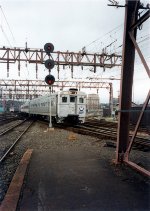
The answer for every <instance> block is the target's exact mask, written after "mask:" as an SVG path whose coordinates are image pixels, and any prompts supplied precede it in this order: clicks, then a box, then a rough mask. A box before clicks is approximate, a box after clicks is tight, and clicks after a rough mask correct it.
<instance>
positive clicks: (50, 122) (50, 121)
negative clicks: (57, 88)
mask: <svg viewBox="0 0 150 211" xmlns="http://www.w3.org/2000/svg"><path fill="white" fill-rule="evenodd" d="M49 91H50V95H49V128H52V112H51V109H52V108H51V86H49Z"/></svg>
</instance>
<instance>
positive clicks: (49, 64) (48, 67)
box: [45, 59, 55, 69]
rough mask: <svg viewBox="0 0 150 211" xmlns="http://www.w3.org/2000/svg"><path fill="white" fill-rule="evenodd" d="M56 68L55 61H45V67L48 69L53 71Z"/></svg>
mask: <svg viewBox="0 0 150 211" xmlns="http://www.w3.org/2000/svg"><path fill="white" fill-rule="evenodd" d="M54 66H55V62H54V60H51V59H48V60H46V61H45V67H46V68H47V69H52V68H53V67H54Z"/></svg>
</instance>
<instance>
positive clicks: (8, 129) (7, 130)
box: [0, 119, 27, 136]
mask: <svg viewBox="0 0 150 211" xmlns="http://www.w3.org/2000/svg"><path fill="white" fill-rule="evenodd" d="M25 121H27V119H25V120H23V121H22V122H19V123H17V124H16V125H14V126H11V127H9V128H7V129H6V130H5V131H3V132H1V133H0V136H2V135H4V134H6V133H8V132H10V131H11V130H13V129H14V128H15V127H17V126H19V125H21V124H23V123H24V122H25Z"/></svg>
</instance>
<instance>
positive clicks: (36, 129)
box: [0, 122, 149, 202]
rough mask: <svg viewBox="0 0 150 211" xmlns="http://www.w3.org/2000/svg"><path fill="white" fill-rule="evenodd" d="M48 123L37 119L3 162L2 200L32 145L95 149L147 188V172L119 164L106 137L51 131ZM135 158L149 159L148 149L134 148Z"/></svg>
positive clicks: (0, 170)
mask: <svg viewBox="0 0 150 211" xmlns="http://www.w3.org/2000/svg"><path fill="white" fill-rule="evenodd" d="M47 126H48V125H46V124H43V123H41V122H35V123H34V124H33V125H32V126H31V127H30V129H29V130H28V132H27V133H26V134H25V135H24V136H23V138H22V139H21V140H20V142H19V144H18V145H17V146H16V147H15V149H14V150H13V152H11V154H10V156H9V157H8V159H7V160H5V161H4V162H3V163H2V164H1V165H0V202H1V201H2V200H3V198H4V195H5V193H6V191H7V188H8V186H9V183H10V181H11V179H12V177H13V175H14V173H15V170H16V168H17V166H18V163H19V162H20V159H21V157H22V156H23V154H24V152H25V151H26V150H27V149H28V148H31V149H33V150H34V151H33V153H34V152H35V153H36V152H37V151H38V153H44V151H45V150H49V153H50V152H51V151H54V150H57V149H64V150H78V149H83V150H85V151H87V152H89V153H90V152H92V153H95V156H96V157H98V158H100V159H102V160H103V161H104V162H103V164H104V165H105V166H106V167H108V168H111V169H112V172H113V174H115V175H116V176H117V177H119V178H120V179H121V180H123V181H124V180H128V181H129V183H130V182H131V183H137V185H138V184H139V183H141V184H143V188H144V187H145V186H147V185H149V181H148V179H147V178H145V177H144V176H142V175H140V174H138V173H136V172H135V171H133V170H132V169H130V168H128V167H127V166H125V165H122V166H115V165H114V164H113V163H112V159H114V158H115V148H113V147H106V145H105V142H106V140H101V139H98V138H95V137H90V136H85V135H80V134H75V133H72V132H70V131H66V130H62V129H57V128H55V129H54V131H48V130H47ZM33 156H34V154H33ZM131 158H132V160H137V161H138V162H139V163H140V164H142V166H147V167H148V163H149V159H148V153H147V152H141V151H136V150H134V151H133V153H132V156H131Z"/></svg>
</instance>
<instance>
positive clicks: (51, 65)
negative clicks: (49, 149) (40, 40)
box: [44, 43, 55, 128]
mask: <svg viewBox="0 0 150 211" xmlns="http://www.w3.org/2000/svg"><path fill="white" fill-rule="evenodd" d="M44 50H45V52H46V54H47V55H48V56H49V59H47V60H46V61H45V63H44V64H45V67H46V68H47V69H48V70H49V75H47V76H46V77H45V82H46V83H47V84H48V85H49V91H50V98H49V128H52V115H51V114H52V112H51V86H52V85H53V83H54V82H55V77H54V76H53V75H51V74H50V73H51V69H52V68H54V66H55V62H54V60H52V59H50V55H51V53H52V52H53V51H54V45H53V44H52V43H46V44H45V45H44Z"/></svg>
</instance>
